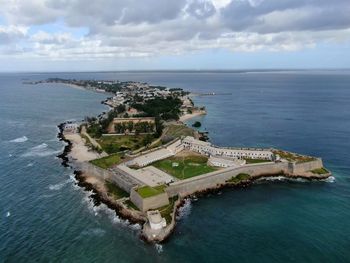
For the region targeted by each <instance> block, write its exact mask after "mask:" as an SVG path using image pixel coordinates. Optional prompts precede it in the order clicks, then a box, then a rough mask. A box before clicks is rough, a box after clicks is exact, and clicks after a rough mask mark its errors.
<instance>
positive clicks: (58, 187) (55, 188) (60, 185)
mask: <svg viewBox="0 0 350 263" xmlns="http://www.w3.org/2000/svg"><path fill="white" fill-rule="evenodd" d="M71 182H75V178H74V177H73V176H71V175H70V176H69V179H67V180H66V181H64V182H61V183H58V184H50V185H49V189H50V190H53V191H58V190H61V189H62V188H63V187H64V186H65V185H66V184H68V183H71Z"/></svg>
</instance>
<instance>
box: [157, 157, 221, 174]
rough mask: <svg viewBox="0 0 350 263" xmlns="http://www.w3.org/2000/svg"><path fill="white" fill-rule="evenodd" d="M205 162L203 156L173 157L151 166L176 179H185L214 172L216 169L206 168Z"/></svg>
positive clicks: (205, 158)
mask: <svg viewBox="0 0 350 263" xmlns="http://www.w3.org/2000/svg"><path fill="white" fill-rule="evenodd" d="M207 161H208V158H207V157H205V156H197V155H191V156H186V157H176V156H175V157H170V158H167V159H164V160H160V161H157V162H155V163H153V164H152V165H153V166H155V167H157V168H158V169H161V170H163V171H164V172H166V173H168V174H171V175H172V176H174V177H176V178H178V179H187V178H191V177H194V176H197V175H201V174H206V173H210V172H213V171H216V170H217V168H214V167H211V166H208V165H207ZM176 165H177V166H176Z"/></svg>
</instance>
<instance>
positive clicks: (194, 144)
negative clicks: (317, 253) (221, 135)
mask: <svg viewBox="0 0 350 263" xmlns="http://www.w3.org/2000/svg"><path fill="white" fill-rule="evenodd" d="M182 143H183V144H184V147H185V148H187V149H189V150H191V151H194V152H198V153H200V154H204V155H207V156H211V155H214V156H224V157H231V158H238V159H263V160H273V159H274V154H273V153H272V152H271V151H269V150H264V149H241V148H220V147H217V146H214V145H212V144H211V143H209V142H203V141H200V140H197V139H195V138H193V137H190V136H187V137H185V138H184V139H183V140H182Z"/></svg>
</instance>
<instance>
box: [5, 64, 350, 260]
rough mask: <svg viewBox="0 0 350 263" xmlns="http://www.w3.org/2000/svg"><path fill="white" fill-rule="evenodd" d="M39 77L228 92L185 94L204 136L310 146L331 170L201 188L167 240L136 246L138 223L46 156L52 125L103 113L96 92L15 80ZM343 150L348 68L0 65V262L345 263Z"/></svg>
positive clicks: (349, 189)
mask: <svg viewBox="0 0 350 263" xmlns="http://www.w3.org/2000/svg"><path fill="white" fill-rule="evenodd" d="M47 77H62V78H76V79H88V78H89V79H92V78H95V79H119V80H136V81H146V82H149V83H152V84H159V85H168V86H170V87H180V88H184V89H186V90H191V91H195V92H217V93H220V92H224V93H232V95H225V96H207V97H195V98H194V100H195V102H196V103H197V104H199V105H204V106H206V107H207V110H208V115H206V116H204V117H199V118H197V119H199V120H200V121H201V122H202V124H203V127H202V129H203V130H207V131H209V135H210V138H211V141H212V142H213V143H215V144H217V145H232V146H256V145H258V146H263V147H277V148H283V149H286V150H290V151H296V152H301V153H305V154H311V155H316V156H319V157H322V158H323V160H324V164H325V165H326V167H327V168H329V169H330V170H332V172H333V174H334V177H335V178H336V179H335V181H334V182H331V181H327V182H312V183H310V182H286V181H281V182H279V181H274V182H264V183H259V184H256V185H254V186H252V187H250V188H248V189H244V190H225V191H223V192H222V194H220V195H211V196H208V197H204V198H201V199H199V200H198V201H196V202H192V203H190V204H188V205H186V206H185V208H184V210H183V211H182V214H183V215H182V217H181V219H180V220H179V222H178V225H177V228H176V231H175V233H174V235H173V236H172V237H171V239H170V240H169V241H168V242H167V243H165V244H163V245H162V246H157V247H156V246H153V245H148V244H145V243H143V242H142V241H141V240H139V237H138V236H139V227H138V226H130V225H128V224H127V222H123V221H120V220H119V219H118V217H116V216H115V215H114V213H113V212H111V211H110V210H108V209H106V208H105V207H104V206H100V207H93V205H92V203H91V201H89V198H88V194H87V193H85V192H84V191H82V190H81V189H80V188H78V187H76V186H75V185H74V180H73V178H72V171H71V170H69V169H67V168H64V167H62V166H61V165H60V160H58V159H57V158H56V157H55V156H56V155H57V154H58V153H59V152H60V151H61V150H62V147H63V144H62V143H61V142H58V141H57V139H56V135H57V128H56V125H57V124H58V123H60V122H62V121H64V120H68V119H77V120H80V119H82V118H83V117H84V116H86V115H94V114H95V115H96V114H98V113H100V112H102V111H104V110H105V107H104V106H103V105H101V104H100V101H101V100H102V99H103V98H105V96H104V95H102V94H96V93H92V92H87V91H81V90H76V89H72V88H69V87H66V86H63V85H53V84H43V85H23V84H22V79H30V80H35V79H37V80H39V79H45V78H47ZM193 121H195V120H191V121H190V123H191V122H193ZM23 136H25V137H23ZM18 138H20V139H18ZM15 139H18V140H16V141H17V142H14V141H13V140H15ZM349 158H350V72H349V71H342V72H341V71H339V72H335V71H333V72H327V71H324V72H310V71H307V72H285V73H283V72H282V73H273V72H270V73H266V72H265V73H217V72H216V73H215V72H214V73H193V72H192V73H184V72H182V73H176V72H138V73H135V72H130V73H66V74H64V73H55V74H54V73H50V74H0V218H1V223H0V262H227V261H229V262H350V252H349V251H350V162H349Z"/></svg>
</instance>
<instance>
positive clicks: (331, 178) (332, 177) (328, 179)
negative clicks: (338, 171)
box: [323, 176, 335, 183]
mask: <svg viewBox="0 0 350 263" xmlns="http://www.w3.org/2000/svg"><path fill="white" fill-rule="evenodd" d="M323 181H325V182H327V183H334V182H335V177H334V176H330V177H328V178H327V179H324V180H323Z"/></svg>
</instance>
